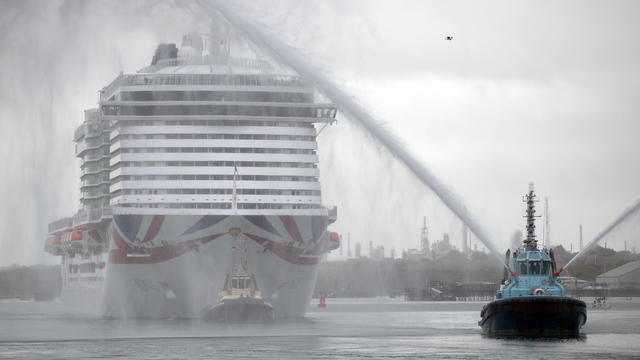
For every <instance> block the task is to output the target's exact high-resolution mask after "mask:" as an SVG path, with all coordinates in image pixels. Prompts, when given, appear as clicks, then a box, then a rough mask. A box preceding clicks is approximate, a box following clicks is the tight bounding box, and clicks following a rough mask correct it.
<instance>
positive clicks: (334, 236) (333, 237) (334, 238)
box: [329, 231, 340, 250]
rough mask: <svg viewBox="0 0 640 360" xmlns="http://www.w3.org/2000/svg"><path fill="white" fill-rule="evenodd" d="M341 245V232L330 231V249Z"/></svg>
mask: <svg viewBox="0 0 640 360" xmlns="http://www.w3.org/2000/svg"><path fill="white" fill-rule="evenodd" d="M339 247H340V234H338V233H337V232H332V231H329V250H335V249H337V248H339Z"/></svg>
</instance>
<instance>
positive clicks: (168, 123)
mask: <svg viewBox="0 0 640 360" xmlns="http://www.w3.org/2000/svg"><path fill="white" fill-rule="evenodd" d="M119 126H273V127H302V128H311V127H313V124H312V123H307V122H299V121H262V120H127V121H116V122H115V127H119Z"/></svg>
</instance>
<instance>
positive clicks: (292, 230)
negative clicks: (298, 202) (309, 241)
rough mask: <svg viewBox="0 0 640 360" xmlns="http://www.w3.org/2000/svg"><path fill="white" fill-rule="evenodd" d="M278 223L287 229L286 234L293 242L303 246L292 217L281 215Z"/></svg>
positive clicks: (298, 230)
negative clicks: (280, 222)
mask: <svg viewBox="0 0 640 360" xmlns="http://www.w3.org/2000/svg"><path fill="white" fill-rule="evenodd" d="M280 221H282V224H283V225H284V228H285V229H287V232H288V233H289V235H291V237H292V238H293V240H295V241H297V242H298V243H300V244H303V243H304V241H302V235H300V229H298V225H296V221H295V220H293V216H290V215H282V216H280Z"/></svg>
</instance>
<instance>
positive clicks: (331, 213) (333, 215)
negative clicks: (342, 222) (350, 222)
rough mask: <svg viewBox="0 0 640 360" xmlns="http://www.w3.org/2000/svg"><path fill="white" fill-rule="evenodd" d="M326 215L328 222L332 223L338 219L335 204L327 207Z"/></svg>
mask: <svg viewBox="0 0 640 360" xmlns="http://www.w3.org/2000/svg"><path fill="white" fill-rule="evenodd" d="M328 217H329V223H334V222H336V220H338V207H337V206H333V207H330V208H329V209H328Z"/></svg>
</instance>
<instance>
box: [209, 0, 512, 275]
mask: <svg viewBox="0 0 640 360" xmlns="http://www.w3.org/2000/svg"><path fill="white" fill-rule="evenodd" d="M198 3H199V5H200V6H201V7H203V8H205V9H207V10H208V11H210V12H211V11H217V12H218V13H220V14H222V16H223V17H224V18H225V19H226V20H227V21H228V22H229V23H230V24H231V25H232V26H234V27H235V28H236V29H240V30H241V31H243V32H244V33H245V34H246V35H247V36H248V37H249V38H250V39H251V40H252V41H253V42H254V43H255V44H256V45H257V46H259V47H261V48H263V50H265V51H267V52H268V53H270V54H272V55H274V56H276V57H278V58H279V59H280V60H281V61H282V62H283V63H286V64H287V65H289V66H290V67H291V68H292V69H293V70H295V71H296V72H297V73H298V74H300V75H302V76H303V77H305V78H306V79H307V80H309V81H311V82H313V83H314V84H315V85H316V87H317V88H319V89H320V90H321V91H322V92H323V93H324V95H325V96H327V97H328V98H330V99H331V100H332V101H333V102H334V103H335V104H336V105H337V106H338V108H340V110H341V111H343V112H345V113H347V114H348V115H350V117H351V118H352V119H355V120H357V121H358V122H359V124H360V125H362V126H363V127H364V128H365V129H366V130H367V131H368V132H369V133H370V134H371V135H373V136H374V137H375V138H376V139H377V140H378V141H380V142H381V143H382V144H383V145H384V146H385V147H386V148H387V149H388V150H389V152H391V154H393V155H394V156H395V157H396V158H398V159H399V160H400V161H402V162H403V163H404V164H405V165H406V166H407V167H408V168H409V170H410V171H411V172H413V173H414V174H415V175H416V176H417V177H418V178H419V179H420V180H421V181H422V182H423V183H424V184H425V185H427V186H428V187H429V188H430V189H431V190H433V192H434V193H435V194H436V195H437V196H438V197H439V198H440V199H441V200H442V202H443V203H444V204H445V205H446V206H447V207H448V208H449V209H450V210H451V211H452V212H453V213H454V214H455V215H456V216H457V217H458V218H460V220H462V222H464V223H465V224H466V225H467V226H468V227H469V230H470V231H471V232H472V233H474V234H475V235H476V237H478V239H479V240H480V241H481V242H482V243H483V244H484V245H485V246H486V247H487V248H488V249H489V250H490V251H491V253H493V255H495V257H496V258H497V259H498V261H499V262H500V263H501V264H502V265H504V266H505V267H506V268H509V267H508V265H507V264H505V263H504V261H503V259H502V255H501V254H500V252H499V251H498V250H497V249H496V247H495V246H494V245H493V243H492V242H491V241H489V237H488V235H487V233H486V232H485V231H484V230H483V229H482V227H481V226H480V225H479V224H478V223H477V222H476V221H475V220H474V219H473V218H472V217H471V216H470V214H469V213H468V212H467V210H466V208H465V206H464V205H463V204H462V202H461V201H460V200H458V198H457V197H456V196H454V195H453V194H452V193H451V192H450V191H449V190H448V189H447V188H446V187H445V186H444V184H443V183H442V182H441V181H440V180H439V179H438V178H437V177H436V176H434V175H433V173H431V172H430V171H429V170H428V169H426V168H425V167H424V166H423V165H422V164H420V162H419V161H418V160H416V159H415V158H414V157H413V156H412V155H411V154H410V153H409V152H408V151H407V150H406V149H404V148H403V147H402V145H401V144H399V143H398V141H397V140H395V139H394V138H393V136H392V135H391V134H390V133H389V132H388V131H387V130H385V129H384V128H383V126H382V125H381V124H380V123H379V122H378V121H376V119H374V118H373V116H371V115H370V114H369V113H368V112H367V111H366V110H365V109H363V108H362V107H361V106H360V105H358V104H357V103H356V102H354V101H353V100H352V99H351V97H350V96H349V95H347V94H346V93H345V92H343V91H342V90H340V89H339V88H338V87H336V86H335V85H334V84H333V83H331V82H330V81H329V80H328V79H327V78H325V77H324V76H323V75H322V72H321V71H318V70H316V69H315V68H314V67H312V66H311V65H309V64H307V63H306V62H305V61H304V60H303V59H302V58H301V57H300V56H298V55H297V53H296V52H295V50H294V49H292V48H290V47H288V46H286V45H285V44H283V43H282V42H280V41H279V40H278V39H276V38H275V37H273V36H271V35H269V34H267V33H266V32H264V31H262V30H261V29H259V28H258V27H257V26H255V25H254V24H252V23H250V22H248V21H246V20H245V19H243V18H242V17H241V16H239V15H238V14H237V13H235V12H234V11H233V10H232V9H230V8H229V7H228V6H226V5H225V4H224V3H223V2H221V1H218V0H213V1H206V0H202V1H199V2H198Z"/></svg>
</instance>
